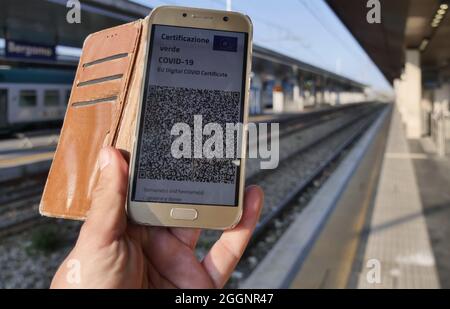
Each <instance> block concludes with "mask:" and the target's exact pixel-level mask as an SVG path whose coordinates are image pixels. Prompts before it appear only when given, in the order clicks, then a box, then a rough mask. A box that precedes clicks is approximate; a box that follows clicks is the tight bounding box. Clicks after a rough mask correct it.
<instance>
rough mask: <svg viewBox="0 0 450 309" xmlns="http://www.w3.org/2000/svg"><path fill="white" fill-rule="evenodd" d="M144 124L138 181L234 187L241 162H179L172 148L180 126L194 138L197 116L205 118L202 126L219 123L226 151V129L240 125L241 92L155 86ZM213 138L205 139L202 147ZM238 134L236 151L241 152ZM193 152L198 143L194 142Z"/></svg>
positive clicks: (144, 108) (205, 160)
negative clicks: (178, 124)
mask: <svg viewBox="0 0 450 309" xmlns="http://www.w3.org/2000/svg"><path fill="white" fill-rule="evenodd" d="M147 91H148V92H147V98H146V101H145V106H144V107H143V112H144V118H143V120H142V122H141V127H142V128H141V130H142V132H141V134H142V135H141V142H140V143H141V144H140V151H139V155H138V161H137V162H138V178H141V179H156V180H175V181H193V182H212V183H228V184H230V183H234V182H235V179H236V175H237V169H238V166H236V165H235V164H234V163H233V161H234V160H235V159H236V158H237V156H236V153H237V151H235V152H234V157H233V158H228V157H223V158H212V159H207V158H205V157H203V156H202V158H194V157H193V155H192V156H191V157H188V158H185V157H183V158H175V157H174V156H173V155H172V153H171V146H172V143H173V142H174V140H175V139H176V138H177V137H178V136H176V135H171V129H172V127H173V126H174V125H175V124H176V123H185V124H187V125H189V127H190V128H191V132H192V136H193V135H194V134H193V132H194V115H201V116H202V124H203V126H205V124H208V123H217V124H219V125H220V126H221V127H222V128H223V133H224V134H223V149H225V147H226V145H225V141H226V138H225V125H226V123H232V124H236V123H238V122H239V121H240V109H241V106H240V105H241V96H240V92H235V91H222V90H207V89H192V88H183V87H167V86H152V85H150V86H149V88H148V90H147ZM208 138H209V136H205V135H202V145H203V143H204V142H205V140H207V139H208ZM237 140H238V138H237V133H236V135H235V138H234V149H237ZM191 149H192V150H193V149H194V141H193V138H192V139H191Z"/></svg>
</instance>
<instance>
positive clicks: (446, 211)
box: [242, 108, 450, 289]
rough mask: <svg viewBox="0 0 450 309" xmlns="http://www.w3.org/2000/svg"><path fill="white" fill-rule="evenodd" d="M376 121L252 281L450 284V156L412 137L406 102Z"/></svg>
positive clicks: (267, 284) (263, 284)
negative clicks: (407, 127) (408, 135)
mask: <svg viewBox="0 0 450 309" xmlns="http://www.w3.org/2000/svg"><path fill="white" fill-rule="evenodd" d="M384 117H385V118H384V119H381V117H380V119H378V121H377V123H375V124H374V125H372V128H371V129H370V130H368V132H367V133H365V135H364V136H363V137H361V139H360V141H359V142H358V143H357V144H356V145H355V146H354V147H353V148H352V150H351V151H350V153H349V154H348V155H347V157H346V159H344V160H343V161H342V162H341V163H340V165H339V167H338V168H337V169H336V170H335V171H334V172H333V175H331V176H330V177H329V179H328V180H327V181H326V182H325V183H324V185H323V186H322V187H321V188H320V190H319V191H318V192H317V193H316V194H315V197H314V198H313V199H312V200H311V201H310V202H309V204H308V205H307V206H306V207H305V209H304V210H303V211H302V212H301V213H300V214H299V215H298V217H297V219H296V220H295V222H294V223H293V224H292V225H291V227H290V228H289V229H288V230H287V231H286V232H285V233H284V234H283V236H282V238H281V239H280V240H279V241H278V243H277V244H276V245H275V246H274V248H273V250H271V252H270V253H269V254H268V255H267V256H266V257H265V259H264V260H263V261H262V262H261V263H260V264H259V266H258V267H257V268H256V270H255V271H254V272H253V273H252V275H251V276H250V277H249V278H248V279H247V281H246V282H245V283H244V284H243V285H242V287H243V288H246V287H253V288H255V287H257V288H362V289H371V288H378V289H383V288H430V289H434V288H439V287H444V286H447V287H448V286H449V283H450V280H449V279H450V277H449V276H450V267H449V266H450V250H449V249H448V245H446V244H447V243H448V241H447V240H448V237H449V236H450V229H449V228H448V222H449V219H450V193H449V190H448V188H446V187H445V186H446V184H448V182H449V181H450V176H449V175H450V163H449V160H448V157H446V158H439V157H438V156H437V155H436V151H435V149H434V148H433V145H432V143H431V142H430V140H429V139H419V140H408V139H407V138H406V135H405V131H404V127H403V124H402V121H401V116H400V114H399V112H398V111H397V109H396V108H393V109H392V113H391V115H389V116H388V115H384Z"/></svg>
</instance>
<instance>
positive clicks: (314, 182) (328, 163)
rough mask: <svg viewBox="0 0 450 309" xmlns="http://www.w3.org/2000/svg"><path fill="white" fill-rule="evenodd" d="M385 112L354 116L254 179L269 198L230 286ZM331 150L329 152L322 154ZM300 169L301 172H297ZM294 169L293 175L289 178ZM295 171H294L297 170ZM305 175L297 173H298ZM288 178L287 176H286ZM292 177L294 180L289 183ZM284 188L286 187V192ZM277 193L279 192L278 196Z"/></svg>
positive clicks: (250, 267)
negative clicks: (303, 162)
mask: <svg viewBox="0 0 450 309" xmlns="http://www.w3.org/2000/svg"><path fill="white" fill-rule="evenodd" d="M382 110H383V106H374V107H373V108H372V109H371V110H370V109H368V110H366V111H364V112H362V113H359V114H357V115H355V120H354V121H353V122H351V123H349V124H347V125H344V126H342V127H341V128H340V129H339V130H338V131H336V132H334V133H333V134H331V135H329V136H327V137H325V138H323V139H321V140H318V141H317V143H315V144H314V145H311V146H310V147H309V148H305V149H300V150H299V151H298V152H296V153H295V154H293V155H292V156H290V157H289V158H286V159H285V160H284V161H283V162H282V163H281V164H280V166H279V168H278V169H277V171H276V172H273V173H270V174H267V173H264V174H261V175H259V176H257V177H255V178H254V183H256V184H258V185H260V186H262V187H263V189H264V191H265V193H266V196H267V195H270V197H269V198H268V201H267V203H266V205H265V206H264V209H263V212H262V215H261V219H260V222H259V223H258V224H257V226H256V229H255V232H254V234H253V236H252V239H251V240H250V243H249V246H248V248H247V250H246V252H245V254H244V257H243V259H242V260H241V262H240V263H239V265H238V267H237V270H236V273H237V274H238V275H236V276H235V280H231V281H230V283H229V287H234V288H235V287H237V286H238V284H239V281H240V280H241V279H242V278H243V277H245V276H247V275H248V274H249V273H250V272H251V271H252V270H253V269H254V268H255V267H256V265H257V264H258V262H259V261H260V260H261V259H262V258H263V257H264V256H265V255H266V254H267V252H268V251H270V248H271V247H272V246H273V245H274V244H275V243H276V241H277V240H278V238H279V237H281V235H282V234H283V232H284V231H285V230H286V229H287V228H288V227H289V225H290V223H291V222H292V221H293V220H294V218H295V216H296V215H297V214H298V213H299V212H301V211H302V209H304V207H305V206H306V205H307V202H308V200H309V199H310V198H311V197H312V196H313V195H314V192H315V191H317V190H318V188H319V187H320V186H321V184H322V183H323V182H324V181H325V180H326V179H327V178H328V175H330V174H331V173H332V171H333V170H334V168H335V167H336V166H337V165H338V163H339V161H340V159H341V158H342V157H344V156H345V153H346V152H347V150H348V149H349V148H350V147H351V145H353V144H354V143H355V142H356V141H358V139H359V137H360V136H361V135H362V134H363V133H364V132H365V131H366V129H367V128H368V127H369V126H370V125H371V124H372V123H373V122H374V121H375V119H376V117H377V116H378V115H379V114H380V113H381V111H382ZM320 148H322V153H323V155H321V156H320V160H316V161H318V162H316V164H312V161H311V160H310V159H311V157H314V156H315V154H316V153H318V152H320V151H321V150H319V149H320ZM324 148H328V149H329V151H323V149H324ZM302 160H304V161H307V163H306V165H313V167H312V168H310V169H309V171H306V170H305V169H303V168H302V164H301V162H300V161H302ZM297 168H298V169H297ZM289 170H291V171H293V172H291V173H290V174H291V175H287V174H286V173H288V171H289ZM294 170H295V171H294ZM299 170H301V171H300V173H303V175H300V174H299V173H295V172H296V171H297V172H299ZM279 173H280V174H282V173H284V175H285V178H284V179H283V183H282V184H280V182H279V181H278V183H277V179H280V178H279V177H280V176H279V175H278V174H279ZM286 176H287V177H286ZM288 178H292V179H293V181H289V180H288ZM282 187H285V189H284V190H283V189H282ZM275 191H279V192H278V193H275Z"/></svg>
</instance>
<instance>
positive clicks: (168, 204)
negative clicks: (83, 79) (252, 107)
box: [127, 6, 252, 229]
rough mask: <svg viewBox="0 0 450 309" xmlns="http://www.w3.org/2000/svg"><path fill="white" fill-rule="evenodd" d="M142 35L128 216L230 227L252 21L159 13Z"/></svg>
mask: <svg viewBox="0 0 450 309" xmlns="http://www.w3.org/2000/svg"><path fill="white" fill-rule="evenodd" d="M148 30H149V31H148V33H149V38H148V46H147V51H146V57H145V59H146V63H145V64H144V65H145V71H144V72H145V73H144V74H145V76H144V77H143V78H144V80H145V82H144V83H143V87H142V90H141V98H140V102H139V104H140V106H139V111H138V116H137V117H138V119H137V128H136V133H135V138H134V146H133V152H132V154H131V160H130V187H129V191H128V192H129V194H128V203H127V213H128V216H129V217H130V218H131V219H132V220H133V221H135V222H136V223H139V224H146V225H156V226H177V227H193V228H210V229H227V228H232V227H234V226H235V225H236V224H237V223H238V222H239V220H240V218H241V215H242V208H243V195H244V183H245V174H244V172H245V156H246V148H247V145H246V141H247V136H246V131H247V130H246V129H247V118H248V96H249V84H250V71H251V59H252V57H251V54H252V24H251V21H250V19H249V18H248V17H247V16H245V15H242V14H240V13H235V12H227V11H216V10H205V9H194V8H184V7H174V6H162V7H158V8H155V9H154V10H153V11H152V12H151V14H150V16H149V29H148Z"/></svg>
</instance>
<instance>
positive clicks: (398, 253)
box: [0, 0, 450, 288]
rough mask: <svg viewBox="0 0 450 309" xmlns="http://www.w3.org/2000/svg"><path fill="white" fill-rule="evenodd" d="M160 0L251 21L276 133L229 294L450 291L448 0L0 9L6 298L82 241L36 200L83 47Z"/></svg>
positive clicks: (73, 226) (257, 97) (254, 97)
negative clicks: (259, 206)
mask: <svg viewBox="0 0 450 309" xmlns="http://www.w3.org/2000/svg"><path fill="white" fill-rule="evenodd" d="M158 5H182V6H193V7H200V8H211V9H220V10H233V11H239V12H242V13H245V14H247V15H249V16H250V18H251V19H252V21H253V24H254V46H253V52H254V53H253V59H252V73H251V89H250V90H251V91H250V115H251V117H250V120H251V121H252V122H255V123H259V122H268V123H280V136H279V138H280V164H279V166H278V168H277V169H275V170H260V169H259V167H260V164H259V163H260V161H261V159H251V160H249V162H248V167H247V173H246V182H247V183H248V184H252V183H256V184H259V185H260V186H261V187H263V189H264V191H265V194H266V200H265V205H264V209H263V213H262V218H261V220H260V222H259V224H258V226H257V229H256V232H255V234H254V237H253V238H252V241H251V243H250V245H249V247H248V249H247V251H246V252H245V254H244V257H243V259H242V260H241V262H240V263H239V265H238V267H237V269H236V270H235V271H234V273H233V275H232V278H231V279H230V281H229V283H228V285H227V287H230V288H237V287H243V288H439V287H441V288H449V287H450V246H449V245H448V239H449V237H450V223H449V222H450V190H449V189H448V188H449V185H450V160H449V159H450V111H449V99H450V40H449V39H448V38H449V37H450V18H449V16H448V15H449V14H448V10H449V2H448V1H445V0H396V1H387V0H285V1H269V0H258V1H256V0H187V1H181V0H180V1H145V0H132V1H127V0H115V1H110V0H81V1H65V0H32V1H25V0H0V7H1V10H0V287H1V288H46V287H48V286H49V284H50V281H51V278H52V276H53V274H54V272H55V270H56V268H57V267H58V265H59V264H60V263H61V261H62V260H63V259H64V257H65V256H66V255H67V253H68V252H69V250H70V249H71V247H72V246H73V244H74V241H75V240H76V237H77V235H78V231H79V228H80V225H81V223H80V222H76V221H69V220H59V219H50V218H43V217H41V216H40V215H39V212H38V206H39V201H40V197H41V194H42V190H43V187H44V185H45V180H46V177H47V173H48V170H49V167H50V165H51V161H52V158H53V154H54V151H55V148H56V145H57V142H58V138H59V130H60V127H61V125H62V121H63V118H64V115H65V111H66V108H67V107H68V104H67V103H68V100H69V97H70V90H71V87H72V83H73V80H74V75H75V70H76V67H77V64H78V60H79V56H80V54H81V46H82V44H83V41H84V39H85V38H86V36H87V35H89V34H90V33H92V32H95V31H99V30H101V29H105V28H109V27H113V26H116V25H119V24H123V23H126V22H130V21H133V20H136V19H139V18H143V17H145V16H146V15H148V14H149V12H150V11H151V9H152V8H153V7H155V6H158ZM249 147H256V145H250V146H249ZM219 235H220V233H218V232H213V231H204V232H203V234H202V236H201V239H200V241H199V245H198V248H197V254H198V257H199V258H202V257H203V256H204V254H205V253H206V252H207V250H208V248H209V247H210V246H211V244H212V243H213V242H214V241H215V240H216V239H217V237H218V236H219Z"/></svg>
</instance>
